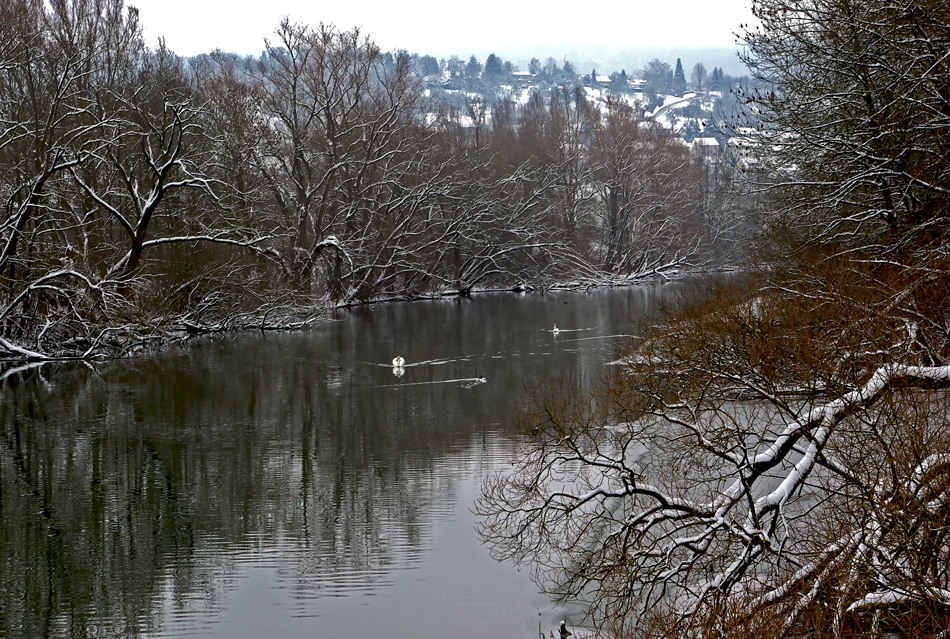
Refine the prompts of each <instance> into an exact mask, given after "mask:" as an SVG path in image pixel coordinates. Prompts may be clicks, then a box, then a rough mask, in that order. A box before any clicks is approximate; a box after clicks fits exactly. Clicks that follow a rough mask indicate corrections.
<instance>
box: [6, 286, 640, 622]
mask: <svg viewBox="0 0 950 639" xmlns="http://www.w3.org/2000/svg"><path fill="white" fill-rule="evenodd" d="M654 295H656V291H653V290H651V289H631V290H626V291H614V292H610V293H605V292H598V293H595V294H587V295H585V294H562V295H555V296H547V297H544V298H541V297H530V296H529V297H525V298H518V297H516V296H513V295H511V296H509V295H501V296H492V297H482V298H479V299H475V300H470V301H469V300H466V301H463V302H461V303H457V302H438V303H437V302H432V303H429V302H427V303H415V304H403V305H390V306H381V307H377V308H372V309H371V308H362V309H358V310H356V311H353V312H350V313H347V314H344V315H342V316H341V317H340V319H339V320H338V321H336V322H332V323H329V324H327V325H325V326H322V327H320V328H319V329H318V330H314V331H313V332H308V333H296V334H283V335H259V334H248V335H242V336H240V337H237V338H228V339H209V340H205V341H199V342H192V343H189V344H187V345H186V346H185V347H184V348H181V349H178V350H174V351H172V352H166V353H163V354H161V355H155V356H149V357H142V358H138V359H135V360H130V361H122V362H114V363H109V364H107V365H100V366H96V367H90V366H86V365H81V364H69V365H58V366H46V367H43V368H37V369H32V370H29V371H25V372H22V373H18V374H15V375H11V376H10V377H9V378H8V379H7V381H6V386H5V388H4V389H3V395H2V399H0V419H2V441H0V588H2V592H3V597H0V635H2V636H4V637H86V636H128V635H136V634H148V635H154V634H167V635H179V634H191V633H194V632H199V631H200V632H210V631H214V630H215V629H216V628H218V627H228V628H230V629H231V630H229V632H232V631H234V627H233V625H232V626H228V620H229V619H231V620H233V619H239V618H241V611H240V610H239V609H237V610H236V609H235V597H238V596H239V595H238V594H236V593H237V592H238V590H239V589H240V588H245V589H249V590H248V591H249V592H257V593H258V594H257V595H255V596H256V597H263V598H269V599H270V600H274V601H275V602H276V603H275V605H274V606H273V607H272V609H273V612H272V613H271V614H272V616H271V617H268V616H267V615H264V618H261V615H260V614H259V613H258V612H255V622H259V623H262V624H264V626H263V627H264V628H270V629H272V630H273V631H274V632H277V633H278V634H284V635H285V636H287V635H289V634H290V632H289V630H287V632H285V629H289V628H290V625H291V622H290V621H288V619H290V618H299V617H308V616H312V615H316V614H321V615H324V619H323V621H322V622H321V623H322V624H324V626H325V627H332V626H333V624H334V623H337V624H338V625H339V624H342V625H340V627H341V628H342V627H347V626H346V624H347V623H350V622H351V621H352V618H347V617H346V616H347V615H354V614H357V613H356V612H354V610H353V609H352V607H348V606H351V604H350V602H351V601H357V600H359V599H358V597H360V596H364V595H366V594H369V595H372V596H373V597H375V600H374V604H373V605H372V606H370V607H369V608H370V610H368V611H364V612H363V613H362V614H363V616H365V617H366V618H365V619H362V621H363V622H365V623H366V624H370V623H371V622H372V623H376V622H375V621H373V620H372V619H370V618H369V617H370V616H372V615H380V616H382V615H391V614H393V611H392V610H390V609H387V606H396V605H398V606H401V607H403V608H405V607H407V606H408V607H412V606H418V607H419V609H422V608H424V607H425V605H427V603H428V604H432V602H431V601H429V602H427V603H426V602H411V603H409V604H407V603H406V601H405V600H399V603H398V604H396V603H386V601H384V599H385V598H384V597H383V596H382V595H384V594H385V593H386V592H387V591H392V590H393V589H392V588H391V587H392V586H393V584H395V583H397V582H399V583H407V582H406V579H407V578H406V575H407V574H410V573H407V572H406V571H412V570H414V569H419V568H420V567H422V566H423V565H425V566H427V568H426V570H427V571H428V572H426V575H427V576H426V577H425V579H429V580H430V581H432V582H433V583H443V582H444V583H445V584H454V585H456V586H459V584H460V583H462V584H463V585H464V586H465V587H471V588H475V589H476V592H475V596H476V598H477V599H476V601H469V602H468V603H467V604H461V603H458V604H457V605H466V606H467V607H468V608H473V609H474V608H476V607H477V605H479V604H478V601H480V600H484V601H488V602H490V601H492V600H493V597H495V598H501V599H502V600H504V599H505V598H506V597H507V599H509V600H510V599H511V598H512V597H514V595H511V594H510V593H516V592H517V593H524V592H530V590H531V588H530V585H525V584H526V577H525V576H524V575H520V574H518V573H515V572H514V571H511V573H510V576H506V577H504V579H506V580H510V581H511V583H507V582H506V583H502V584H499V583H498V582H497V577H496V576H493V577H491V578H486V583H484V584H479V582H478V579H477V578H476V577H475V576H474V575H475V574H476V573H478V570H480V568H478V567H477V565H476V563H477V562H478V561H482V560H483V559H482V556H483V555H484V556H487V550H485V549H484V548H479V547H478V546H477V544H474V543H472V542H471V540H472V539H474V535H473V534H471V535H469V536H466V535H468V533H471V526H470V523H468V508H469V507H470V505H471V499H472V497H473V495H474V490H473V486H474V485H475V483H476V482H477V481H478V478H480V477H483V476H485V474H486V473H488V472H489V471H491V469H493V468H496V467H498V466H499V464H502V463H503V460H504V459H505V457H506V455H507V454H508V451H509V449H510V446H509V440H508V439H507V436H506V433H505V428H506V427H507V424H509V423H510V421H511V418H512V416H513V413H514V410H515V408H516V407H517V405H518V402H519V400H520V397H521V394H522V389H523V388H524V387H525V386H529V387H530V386H531V385H533V384H534V383H535V381H536V380H538V379H543V378H550V377H552V376H561V377H567V378H575V379H582V378H584V377H589V376H590V375H593V374H596V372H597V371H598V370H599V368H600V366H601V365H602V363H603V362H605V361H608V360H609V359H610V358H612V357H613V355H614V354H615V352H616V348H617V347H618V346H619V344H620V342H621V338H620V337H617V336H621V335H624V334H628V333H629V331H630V330H631V327H632V325H633V323H634V322H635V321H636V320H637V319H638V318H639V317H642V316H643V314H644V312H645V310H646V309H647V308H649V306H650V303H651V298H652V296H654ZM555 323H556V324H557V325H558V326H559V327H560V331H559V334H557V335H553V334H552V333H551V330H550V328H551V326H553V325H554V324H555ZM572 331H574V332H572ZM397 355H400V356H403V357H405V360H406V361H405V365H404V367H401V368H402V369H403V373H402V375H400V376H394V375H393V371H392V364H391V362H392V359H393V358H394V357H395V356H397ZM476 381H477V383H475V382H476ZM456 521H457V522H461V525H459V526H456V528H458V529H459V530H461V532H457V533H453V535H455V536H457V537H458V539H457V540H456V539H454V538H451V539H449V541H448V542H446V541H445V540H444V539H443V540H442V541H439V542H438V543H436V541H434V539H433V535H434V534H436V532H437V531H440V530H443V529H444V530H448V529H449V528H448V527H446V526H449V523H448V522H456ZM439 526H443V528H440V527H439ZM453 530H454V529H453ZM439 534H442V533H439ZM463 537H464V539H463ZM445 543H449V546H445V547H446V548H451V549H452V550H451V552H452V553H458V552H462V551H461V550H460V549H461V548H463V547H464V548H467V550H465V551H464V552H466V553H470V554H477V553H481V554H478V557H475V558H472V559H467V558H463V559H457V560H454V563H453V564H452V565H454V566H455V568H454V569H455V570H458V569H459V568H458V566H460V565H466V566H468V568H466V569H465V574H461V575H454V574H446V575H436V574H435V573H433V572H432V568H431V567H432V566H437V565H439V562H438V561H436V559H435V558H434V557H436V558H437V556H438V552H435V551H434V550H433V548H434V547H435V546H437V547H438V548H442V547H443V546H444V545H445ZM440 544H441V545H440ZM452 544H455V545H454V546H453V545H452ZM466 562H467V563H466ZM506 574H507V573H506ZM242 584H243V585H242ZM255 584H256V585H255ZM459 587H461V586H459ZM254 588H258V590H254ZM478 588H481V589H482V591H481V595H479V594H478V592H479V591H477V589H478ZM441 590H442V591H445V588H444V587H443V588H441ZM410 591H412V588H408V587H407V588H406V589H405V590H404V591H402V594H403V595H404V594H405V593H408V592H410ZM506 593H507V594H506ZM241 596H243V595H241ZM438 596H446V597H449V596H450V593H443V594H442V595H440V594H439V593H435V594H433V593H432V592H430V593H429V594H426V595H424V596H423V595H420V597H424V598H426V599H433V598H437V597H438ZM518 596H522V595H521V594H519V595H518ZM328 597H329V598H338V597H343V598H345V600H346V603H345V605H343V606H342V607H338V608H339V610H337V609H336V608H333V607H332V606H330V604H326V603H318V602H320V601H322V600H325V599H327V598H328ZM354 597H356V598H357V599H354ZM387 601H388V600H387ZM393 601H395V599H393ZM519 601H520V600H519ZM525 602H526V603H524V604H519V603H517V602H514V603H512V602H509V603H511V605H513V606H515V607H517V605H523V606H524V607H526V608H527V607H528V605H529V604H530V601H529V600H525ZM252 603H253V602H252ZM334 610H337V612H334ZM341 611H342V612H341ZM410 612H411V611H410ZM475 613H477V610H476V611H475ZM334 614H336V615H337V616H338V617H339V616H341V615H342V617H341V619H337V620H336V621H334V620H333V619H331V617H332V615H334ZM473 614H474V613H473ZM518 614H520V612H519V613H518ZM366 615H369V616H366ZM536 615H537V612H536V610H534V609H526V610H525V612H524V620H525V622H524V624H527V625H524V624H522V625H524V628H521V627H518V628H517V631H518V633H519V634H524V633H521V630H524V631H525V633H526V632H527V631H528V630H530V629H531V625H530V624H536V623H537V616H536ZM464 616H465V615H464V614H463V613H462V612H460V613H459V614H458V615H457V618H458V619H461V618H462V617H464ZM476 616H477V615H476ZM501 616H503V615H500V616H499V615H496V617H498V618H496V619H494V620H493V619H492V618H491V615H490V613H489V615H488V617H487V618H486V619H485V620H484V624H486V626H485V627H483V628H476V627H472V626H470V625H469V626H462V627H456V626H452V627H451V628H449V630H452V631H453V634H455V635H461V636H468V635H469V634H470V635H471V636H480V635H482V634H484V633H485V632H486V631H487V630H488V629H489V627H491V624H493V623H500V621H499V619H500V617H501ZM460 623H461V622H460ZM519 623H521V622H519ZM423 625H424V624H423ZM367 627H369V626H367ZM380 627H385V626H384V625H382V621H380ZM403 630H404V632H403V631H402V630H399V629H395V633H394V629H392V628H390V632H389V635H390V636H414V637H419V636H422V637H425V636H437V635H436V633H437V632H438V633H443V632H445V631H446V629H445V628H442V629H437V628H436V627H435V626H432V627H431V628H430V629H429V630H426V629H425V628H424V627H422V626H421V625H420V623H416V624H414V625H413V626H411V627H406V628H404V629H403ZM494 630H495V631H497V630H498V628H497V626H494ZM536 631H537V630H536V625H535V626H534V632H536ZM236 632H238V634H240V633H242V632H243V633H246V636H254V634H253V633H254V632H256V631H255V630H254V629H253V628H251V627H250V626H246V627H244V629H243V630H242V629H240V628H238V629H237V631H236ZM232 634H233V632H232ZM524 636H528V635H526V634H525V635H524Z"/></svg>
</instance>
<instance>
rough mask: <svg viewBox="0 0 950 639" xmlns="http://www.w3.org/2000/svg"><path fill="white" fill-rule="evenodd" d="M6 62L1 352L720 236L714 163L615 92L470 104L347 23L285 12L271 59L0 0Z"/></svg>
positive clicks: (28, 354) (670, 261)
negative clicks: (441, 91) (596, 99)
mask: <svg viewBox="0 0 950 639" xmlns="http://www.w3.org/2000/svg"><path fill="white" fill-rule="evenodd" d="M0 66H2V68H3V74H2V76H0V121H2V129H0V192H2V197H3V200H4V203H5V213H4V218H3V222H2V225H0V278H2V293H0V320H2V340H3V341H2V342H0V348H2V351H3V354H4V355H5V356H7V357H12V358H17V359H22V358H26V359H43V358H46V357H51V356H56V355H71V356H86V357H88V356H92V355H94V354H97V353H104V352H107V351H112V352H116V351H118V352H121V351H123V350H126V349H128V348H129V347H130V346H132V345H137V344H142V343H144V342H148V341H149V340H152V339H162V338H163V337H164V336H167V335H168V334H169V332H173V331H183V332H203V331H212V330H224V329H229V328H240V327H250V326H255V327H264V328H267V327H287V326H294V325H299V324H300V323H302V322H306V321H308V320H309V319H311V318H313V317H315V316H317V315H319V314H320V313H321V312H322V311H323V310H324V309H326V308H328V307H329V306H330V305H335V304H350V303H359V302H362V301H368V300H376V299H385V298H391V297H412V296H419V295H441V294H466V293H468V292H470V291H472V290H477V289H479V288H490V287H498V286H514V285H520V284H528V285H541V286H544V285H547V284H550V283H552V282H555V281H558V280H559V279H563V278H572V279H577V278H580V279H584V280H588V281H596V280H602V279H604V278H610V277H615V276H623V277H631V276H632V277H636V276H639V275H642V274H648V273H653V272H658V271H663V270H669V269H674V268H690V267H700V266H703V265H705V264H708V263H710V261H711V260H712V259H714V258H715V257H721V255H722V251H723V248H724V247H725V246H726V243H725V242H724V239H725V238H726V237H727V235H728V234H727V233H724V232H723V231H724V228H725V227H724V226H723V224H722V220H723V217H722V216H715V215H712V214H711V213H710V211H709V209H710V207H709V206H708V203H709V202H710V201H711V199H710V198H709V197H708V193H710V192H712V191H713V190H714V189H715V186H716V185H715V184H712V185H711V184H710V180H709V174H708V172H707V171H704V170H702V163H701V162H697V161H696V159H695V158H693V157H691V156H690V155H689V154H688V152H687V151H686V150H685V149H683V148H681V147H680V146H677V145H676V144H673V143H672V142H671V136H670V135H669V134H668V133H667V132H664V131H661V130H659V129H658V128H657V127H654V126H652V125H650V124H647V123H645V122H643V120H642V119H641V117H640V114H639V113H638V112H637V111H636V110H635V109H631V108H629V107H628V106H627V105H626V104H625V103H622V102H620V101H617V102H610V103H608V104H607V105H606V106H601V107H598V106H597V105H595V104H592V103H591V102H590V101H589V100H587V99H586V97H585V96H584V94H583V92H573V91H568V90H566V89H565V90H557V91H554V92H552V93H551V94H549V95H543V96H542V95H541V94H540V93H539V94H537V95H535V96H534V97H532V99H531V100H530V101H529V102H528V103H527V104H523V105H517V104H514V103H513V102H510V101H508V102H504V101H502V102H498V103H495V104H494V105H492V106H486V105H485V104H484V103H483V102H481V101H479V100H477V99H472V100H470V101H468V102H467V103H465V106H464V107H463V108H460V107H459V106H458V104H456V103H450V102H448V101H438V100H435V99H434V98H432V97H431V96H430V95H428V94H427V92H426V90H425V89H424V87H423V85H422V84H421V83H420V81H419V79H418V76H417V75H416V74H415V73H414V72H413V71H412V69H411V64H410V58H409V57H408V56H406V55H397V56H387V55H383V54H381V52H380V50H379V48H378V47H377V46H376V45H375V44H374V43H373V42H372V40H370V39H369V38H367V37H365V36H364V35H363V34H361V33H360V32H359V30H357V29H354V30H351V31H342V30H338V29H335V28H332V27H328V26H325V25H318V26H317V27H313V28H311V27H308V26H306V25H300V24H295V23H293V22H291V21H290V20H285V21H284V22H283V23H282V24H281V25H279V26H278V27H277V29H276V31H275V33H274V35H273V37H272V38H271V39H270V40H268V41H267V42H266V54H265V55H264V56H262V57H261V59H259V60H246V59H239V58H236V57H234V56H230V55H227V54H221V53H214V54H211V55H207V56H199V57H197V58H194V59H190V60H185V59H182V58H180V57H178V56H176V55H175V54H174V53H173V52H171V51H169V50H168V49H167V48H165V47H164V45H163V44H162V43H161V42H160V43H159V45H158V47H157V48H155V49H150V48H148V47H147V46H146V45H145V42H144V40H143V37H142V30H141V26H140V24H139V22H138V14H137V12H136V11H135V10H134V9H131V8H126V7H125V5H124V3H123V2H122V1H120V0H93V1H91V2H78V1H77V2H71V1H70V2H57V3H53V4H51V5H46V4H44V3H38V2H32V1H30V0H9V1H7V2H3V3H0ZM489 109H490V110H491V115H492V116H493V117H491V118H490V124H489V123H488V120H489V118H488V117H486V114H487V113H488V111H489Z"/></svg>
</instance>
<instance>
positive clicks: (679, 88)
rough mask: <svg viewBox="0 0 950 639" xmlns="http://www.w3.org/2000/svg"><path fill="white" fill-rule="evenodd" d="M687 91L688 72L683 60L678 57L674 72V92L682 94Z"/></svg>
mask: <svg viewBox="0 0 950 639" xmlns="http://www.w3.org/2000/svg"><path fill="white" fill-rule="evenodd" d="M685 92H686V72H685V71H683V61H682V60H680V59H679V58H676V70H675V71H674V72H673V94H674V95H678V96H682V95H683V93H685Z"/></svg>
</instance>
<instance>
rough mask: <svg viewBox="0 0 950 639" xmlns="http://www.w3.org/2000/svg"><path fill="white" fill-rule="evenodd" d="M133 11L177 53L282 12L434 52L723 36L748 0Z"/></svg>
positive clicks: (246, 33) (230, 40) (283, 3)
mask: <svg viewBox="0 0 950 639" xmlns="http://www.w3.org/2000/svg"><path fill="white" fill-rule="evenodd" d="M126 1H127V3H128V4H130V5H133V6H137V7H138V8H139V9H140V11H141V16H142V22H143V24H144V26H145V30H146V37H147V38H148V41H149V44H154V43H155V41H156V39H157V38H158V37H159V36H164V37H165V39H166V42H167V43H168V45H169V46H170V47H171V48H172V49H173V50H174V51H176V52H177V53H179V54H182V55H193V54H196V53H201V52H206V51H211V50H213V49H215V48H220V49H223V50H226V51H234V52H237V53H244V54H247V53H250V54H256V53H259V52H260V51H261V50H262V49H263V38H264V37H265V36H269V35H270V34H272V33H273V31H274V28H275V27H276V26H277V24H278V23H279V22H280V20H281V18H282V17H283V16H288V15H289V16H290V18H291V19H292V20H294V21H297V22H304V23H308V24H313V25H316V24H317V23H319V22H321V21H323V22H328V23H333V24H335V25H336V26H338V27H341V28H346V29H349V28H351V27H353V26H354V25H359V26H361V27H362V30H363V32H364V33H366V34H368V35H370V36H371V37H372V38H373V39H374V40H375V41H376V42H377V43H378V44H379V45H380V46H381V47H382V48H383V49H384V50H391V49H397V48H398V49H407V50H409V51H411V52H417V53H431V54H433V55H436V56H445V55H449V54H453V53H454V54H458V55H468V54H470V53H476V54H479V53H484V52H490V51H496V52H498V53H499V55H503V54H507V55H513V54H514V53H515V52H519V51H526V50H529V49H530V50H535V51H537V54H536V55H540V56H546V55H555V56H557V55H559V54H560V53H562V50H563V52H567V51H577V50H579V49H585V48H592V49H600V50H613V49H633V48H642V47H677V46H687V47H708V46H731V45H733V43H734V42H735V38H734V36H733V33H734V32H735V31H737V30H738V28H739V24H740V23H745V22H749V21H750V20H751V19H752V14H751V11H750V9H749V2H750V0H718V1H716V2H711V1H710V0H669V1H667V2H660V1H653V2H645V1H639V0H634V1H632V2H631V1H629V0H628V1H620V0H603V1H601V2H597V3H570V4H559V3H556V2H538V1H530V2H519V1H517V0H516V1H512V0H481V2H475V3H459V2H443V3H431V4H429V3H426V4H425V5H420V4H417V3H412V2H410V3H404V2H398V1H395V0H387V1H385V2H384V1H382V0H350V1H347V0H335V1H334V2H326V3H322V2H312V1H304V0H264V1H260V0H258V1H255V2H245V1H240V0H238V1H235V0H230V1H225V0H126Z"/></svg>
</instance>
